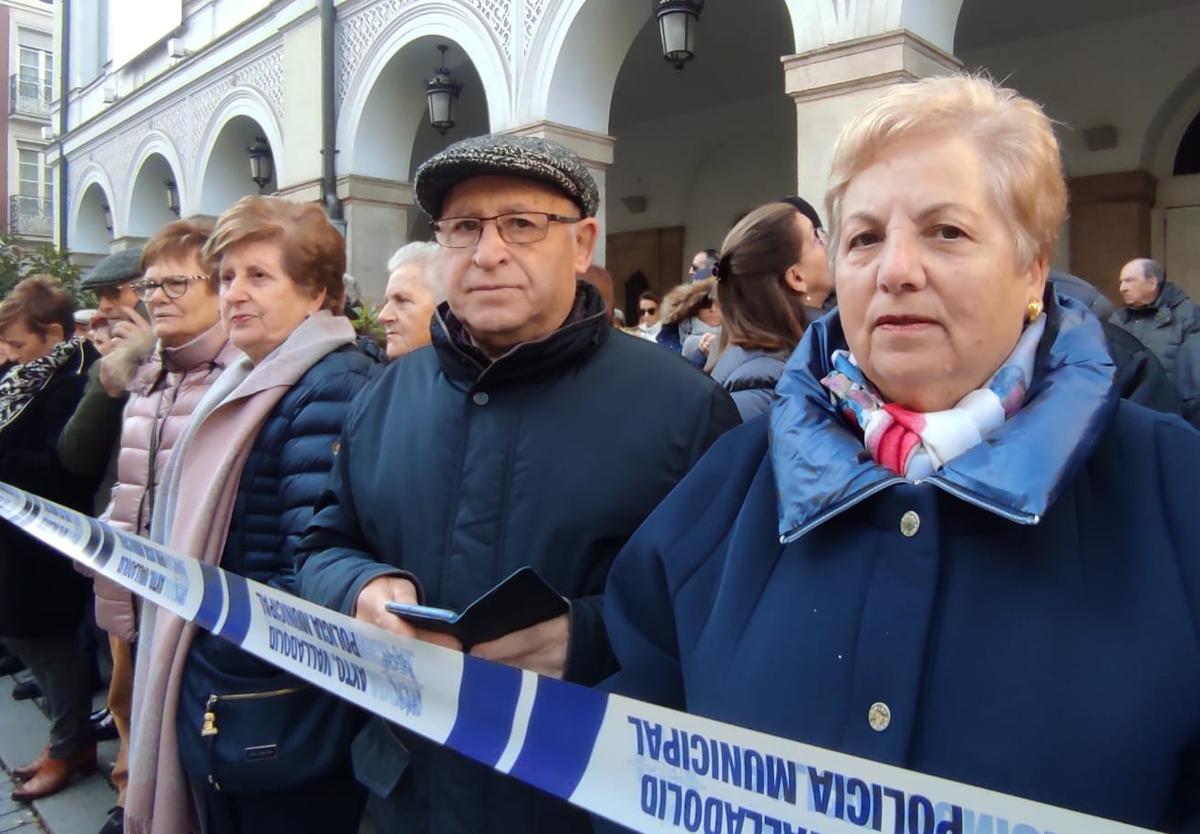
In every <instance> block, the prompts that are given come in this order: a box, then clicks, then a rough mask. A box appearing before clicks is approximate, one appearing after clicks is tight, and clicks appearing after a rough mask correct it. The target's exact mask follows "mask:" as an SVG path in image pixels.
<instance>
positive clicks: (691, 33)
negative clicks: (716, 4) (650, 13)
mask: <svg viewBox="0 0 1200 834" xmlns="http://www.w3.org/2000/svg"><path fill="white" fill-rule="evenodd" d="M653 2H654V14H655V15H656V16H657V17H658V34H659V37H660V38H661V39H662V52H663V57H664V58H665V59H667V61H669V62H670V63H672V64H674V65H675V69H683V65H684V64H686V63H687V62H688V61H690V60H692V58H693V57H694V56H695V54H696V26H697V25H698V24H699V22H700V12H701V11H703V9H704V0H653Z"/></svg>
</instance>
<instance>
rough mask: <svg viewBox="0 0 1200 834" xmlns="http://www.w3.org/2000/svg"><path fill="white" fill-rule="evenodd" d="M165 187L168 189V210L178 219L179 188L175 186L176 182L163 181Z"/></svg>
mask: <svg viewBox="0 0 1200 834" xmlns="http://www.w3.org/2000/svg"><path fill="white" fill-rule="evenodd" d="M163 185H164V186H166V189H167V208H168V209H170V211H171V213H172V214H174V215H175V216H176V217H178V216H179V186H178V185H176V184H175V180H163Z"/></svg>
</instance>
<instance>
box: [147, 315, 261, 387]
mask: <svg viewBox="0 0 1200 834" xmlns="http://www.w3.org/2000/svg"><path fill="white" fill-rule="evenodd" d="M156 348H157V349H156V350H154V351H153V353H151V354H150V355H149V356H148V357H146V358H145V359H144V360H143V361H142V363H141V365H140V366H138V368H137V370H136V372H135V374H134V377H133V381H132V382H131V383H130V385H129V390H130V391H133V392H134V393H136V394H140V395H143V396H144V395H146V394H148V393H150V392H151V391H153V390H154V389H155V388H157V387H158V386H159V384H160V383H161V382H162V380H163V378H164V376H165V375H166V374H167V373H182V374H189V373H192V372H193V371H195V370H197V369H200V368H213V369H224V368H227V367H229V365H231V364H232V363H233V362H235V361H237V359H238V358H240V357H241V356H242V352H241V351H240V350H238V349H237V348H236V347H234V346H233V343H231V342H230V341H229V339H228V337H227V336H226V335H225V328H224V327H222V325H221V323H220V322H217V323H216V324H214V325H213V326H212V327H210V328H208V329H207V330H205V331H204V332H203V333H201V334H200V335H199V336H196V337H195V338H193V339H192V340H191V341H189V342H186V343H185V344H182V345H179V346H178V347H167V346H166V345H164V344H162V343H161V342H159V343H158V344H157V345H156Z"/></svg>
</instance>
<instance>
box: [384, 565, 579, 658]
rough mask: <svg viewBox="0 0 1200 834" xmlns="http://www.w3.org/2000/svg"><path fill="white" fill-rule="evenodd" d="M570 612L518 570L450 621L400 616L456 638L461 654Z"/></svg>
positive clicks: (546, 587)
mask: <svg viewBox="0 0 1200 834" xmlns="http://www.w3.org/2000/svg"><path fill="white" fill-rule="evenodd" d="M569 610H570V606H569V605H568V604H567V601H566V600H565V599H563V598H562V597H561V596H559V594H558V592H557V591H555V590H554V589H553V588H552V587H550V584H549V583H548V582H546V580H545V579H542V577H541V575H540V574H539V573H538V572H537V571H535V570H534V569H533V568H530V567H524V568H520V569H518V570H517V571H516V572H514V573H513V574H511V575H510V576H509V577H508V578H507V579H505V580H504V581H503V582H501V583H500V584H499V585H497V586H496V587H494V588H492V589H491V590H490V591H488V592H487V593H486V594H484V595H483V596H481V597H480V598H479V599H477V600H475V601H474V602H472V603H471V604H470V605H468V606H467V607H466V608H464V609H463V610H462V612H461V613H460V614H459V615H458V616H457V617H455V618H454V619H453V620H442V619H438V618H435V617H424V616H421V615H420V614H412V613H404V614H397V616H399V617H402V618H404V620H405V622H408V623H411V624H412V625H414V626H417V627H418V628H423V629H426V630H428V631H436V632H438V633H440V634H449V635H451V636H453V637H456V638H458V641H459V642H460V643H462V646H463V650H464V651H465V650H467V649H469V648H471V647H472V646H474V645H476V644H477V643H486V642H487V641H489V640H495V639H496V638H497V637H503V636H504V635H505V634H510V633H512V632H514V631H519V630H521V629H523V628H528V627H529V626H532V625H537V624H538V623H541V622H545V621H546V620H552V619H554V618H555V617H558V616H560V615H562V614H566V613H567V611H569Z"/></svg>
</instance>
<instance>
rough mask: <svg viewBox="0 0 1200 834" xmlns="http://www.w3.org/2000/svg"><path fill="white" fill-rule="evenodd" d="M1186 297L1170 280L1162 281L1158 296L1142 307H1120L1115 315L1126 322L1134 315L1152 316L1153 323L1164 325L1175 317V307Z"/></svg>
mask: <svg viewBox="0 0 1200 834" xmlns="http://www.w3.org/2000/svg"><path fill="white" fill-rule="evenodd" d="M1186 299H1187V293H1185V292H1184V291H1183V290H1181V289H1180V288H1179V287H1177V286H1176V285H1175V284H1172V283H1171V282H1170V281H1163V285H1162V289H1160V290H1159V291H1158V296H1157V297H1156V298H1155V299H1154V300H1153V301H1151V302H1150V303H1149V304H1147V305H1145V306H1144V307H1122V308H1121V309H1120V310H1118V311H1117V315H1118V316H1119V317H1120V319H1121V321H1124V322H1128V321H1129V320H1130V319H1132V318H1134V317H1135V316H1136V317H1139V318H1140V317H1143V316H1144V317H1153V318H1154V323H1155V324H1156V325H1157V326H1159V327H1166V326H1167V325H1169V324H1170V323H1171V322H1172V321H1173V320H1174V318H1175V312H1174V311H1175V308H1176V307H1178V306H1179V305H1180V304H1182V303H1183V302H1184V301H1185V300H1186Z"/></svg>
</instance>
